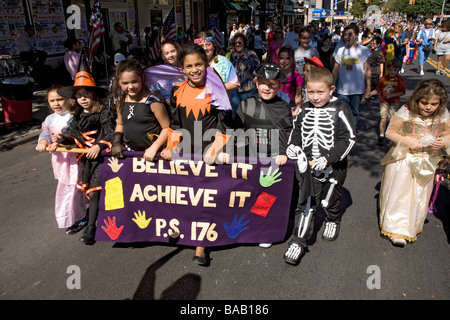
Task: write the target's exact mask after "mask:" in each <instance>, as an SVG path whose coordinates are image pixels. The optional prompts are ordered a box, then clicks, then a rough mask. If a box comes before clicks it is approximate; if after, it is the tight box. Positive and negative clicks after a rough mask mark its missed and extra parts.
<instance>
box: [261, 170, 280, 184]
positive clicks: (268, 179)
mask: <svg viewBox="0 0 450 320" xmlns="http://www.w3.org/2000/svg"><path fill="white" fill-rule="evenodd" d="M278 170H279V168H277V169H276V170H275V171H274V172H273V173H272V166H270V167H269V170H268V171H267V174H266V175H265V176H264V173H263V171H262V170H261V172H260V173H259V184H260V185H261V186H262V187H264V188H268V187H271V186H272V185H273V184H274V183H277V182H280V181H281V179H277V178H278V177H279V176H280V175H281V172H278Z"/></svg>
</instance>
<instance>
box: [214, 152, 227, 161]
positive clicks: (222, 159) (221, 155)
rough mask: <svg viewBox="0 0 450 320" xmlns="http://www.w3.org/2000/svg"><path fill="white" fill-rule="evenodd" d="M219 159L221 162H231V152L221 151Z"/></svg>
mask: <svg viewBox="0 0 450 320" xmlns="http://www.w3.org/2000/svg"><path fill="white" fill-rule="evenodd" d="M217 161H218V162H219V163H230V154H229V153H225V152H220V153H219V155H218V156H217Z"/></svg>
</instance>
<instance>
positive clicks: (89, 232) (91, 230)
mask: <svg viewBox="0 0 450 320" xmlns="http://www.w3.org/2000/svg"><path fill="white" fill-rule="evenodd" d="M96 230H97V228H96V227H95V226H89V227H87V228H86V229H85V230H84V233H83V235H82V236H81V238H80V242H82V243H84V244H86V245H92V244H94V243H95V231H96Z"/></svg>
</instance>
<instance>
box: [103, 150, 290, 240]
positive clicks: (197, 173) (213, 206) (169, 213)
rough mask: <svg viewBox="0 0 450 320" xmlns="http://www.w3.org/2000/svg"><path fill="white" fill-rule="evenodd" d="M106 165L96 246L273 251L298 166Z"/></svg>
mask: <svg viewBox="0 0 450 320" xmlns="http://www.w3.org/2000/svg"><path fill="white" fill-rule="evenodd" d="M125 154H126V157H125V158H124V159H117V158H114V157H108V156H107V157H105V161H104V163H103V164H102V165H101V167H100V176H101V180H102V187H103V189H102V192H101V199H100V211H99V215H98V221H97V233H96V237H95V239H96V240H97V241H114V242H164V243H173V244H180V245H188V246H203V247H210V246H222V245H230V244H237V243H263V242H264V243H274V242H279V241H282V240H283V239H284V237H285V235H286V231H287V225H288V220H289V208H290V202H291V195H292V186H293V180H294V165H295V163H294V162H293V161H288V163H287V164H286V165H284V166H282V167H276V166H274V165H273V163H266V164H262V163H261V162H259V161H253V162H250V163H244V162H238V163H232V164H207V163H205V162H203V161H194V160H186V159H176V160H172V161H167V160H163V159H159V160H157V161H154V162H150V161H146V160H145V159H144V158H142V155H143V153H142V152H126V153H125Z"/></svg>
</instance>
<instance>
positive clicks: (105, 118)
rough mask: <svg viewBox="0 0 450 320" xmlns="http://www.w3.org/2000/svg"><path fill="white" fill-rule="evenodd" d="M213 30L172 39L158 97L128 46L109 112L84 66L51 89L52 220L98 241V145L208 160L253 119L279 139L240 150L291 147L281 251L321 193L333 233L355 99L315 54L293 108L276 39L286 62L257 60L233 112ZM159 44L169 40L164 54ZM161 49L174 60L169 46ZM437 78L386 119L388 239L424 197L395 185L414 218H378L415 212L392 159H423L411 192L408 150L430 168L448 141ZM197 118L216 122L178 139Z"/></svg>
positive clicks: (308, 220)
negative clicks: (167, 78)
mask: <svg viewBox="0 0 450 320" xmlns="http://www.w3.org/2000/svg"><path fill="white" fill-rule="evenodd" d="M209 42H212V39H211V38H210V37H207V36H205V35H202V36H201V37H200V38H198V41H196V43H194V44H188V45H186V46H184V47H183V49H182V50H181V51H177V50H179V48H175V49H176V51H177V53H179V55H178V54H176V57H172V59H171V61H172V63H173V64H174V65H177V66H178V67H179V68H180V70H181V71H182V73H183V75H184V77H185V80H184V81H182V82H180V83H176V84H174V85H173V88H172V90H171V95H170V99H169V100H167V101H166V100H165V99H163V98H162V97H159V95H158V92H150V91H149V88H148V87H147V86H146V79H145V72H144V71H143V70H142V68H141V66H140V65H139V63H138V62H137V61H135V60H133V59H130V58H129V59H127V60H125V61H122V62H121V63H120V64H119V65H118V66H117V67H116V70H115V77H114V81H115V82H116V83H115V85H113V88H115V90H118V92H115V93H114V94H115V96H116V97H119V98H118V99H117V103H116V106H115V112H112V111H111V110H109V109H108V108H106V107H105V105H104V104H103V103H102V98H104V97H105V96H106V92H105V90H103V89H101V88H100V87H97V86H96V84H95V81H94V79H93V78H92V77H91V76H90V75H89V74H88V73H87V72H79V73H78V74H77V75H76V78H75V82H74V85H73V86H70V87H52V88H50V89H49V90H48V95H47V97H48V101H49V105H50V108H51V109H52V110H53V111H54V113H53V114H51V115H49V116H48V117H47V119H46V120H45V121H44V123H43V126H42V129H43V131H42V135H41V136H40V138H39V142H38V146H37V148H36V149H37V150H38V151H49V152H52V159H53V161H52V163H53V169H54V173H55V177H56V178H57V179H58V187H57V192H56V199H55V203H56V216H57V220H58V226H59V227H61V228H67V231H66V232H67V233H68V234H73V233H76V232H78V231H80V230H81V229H83V228H84V227H85V231H84V234H83V236H82V237H81V238H80V241H82V242H83V243H85V244H93V243H94V242H95V240H94V236H95V232H96V219H97V214H98V204H99V197H100V190H101V181H100V178H99V166H100V164H101V163H102V162H103V161H104V158H103V156H102V154H101V151H102V150H107V151H110V152H112V155H114V156H115V157H118V158H121V157H123V151H124V150H135V151H144V156H143V157H144V158H145V159H146V160H148V161H153V160H154V159H155V156H156V154H157V153H158V152H160V154H161V157H162V158H164V159H166V160H170V159H172V157H173V156H174V154H179V153H180V152H183V153H184V154H186V153H190V154H193V155H201V156H202V159H203V160H205V161H206V162H208V163H213V162H215V161H217V162H219V163H230V162H232V161H233V157H232V155H231V154H229V153H228V150H230V149H229V148H225V146H226V145H227V144H228V143H233V142H235V141H236V140H237V138H238V137H237V136H235V133H236V132H237V131H233V130H227V129H244V130H249V129H256V130H255V131H256V132H257V133H258V132H259V133H261V134H264V132H265V131H267V130H272V129H277V130H275V131H277V132H278V141H277V144H278V145H279V146H278V147H277V148H275V147H274V146H271V141H273V139H261V138H260V137H259V138H258V136H256V137H255V140H254V141H249V140H246V144H245V145H244V146H243V150H244V152H245V155H246V156H265V157H271V158H274V161H275V163H276V164H277V165H279V166H282V165H284V164H286V162H287V160H288V159H292V160H295V161H296V166H295V168H296V181H297V183H298V186H299V194H298V200H297V208H296V210H295V228H294V231H293V236H292V239H291V240H290V241H289V244H288V248H287V250H286V252H285V254H284V259H285V261H286V262H287V263H290V264H294V265H296V264H298V263H299V262H300V260H301V258H302V256H303V255H304V253H305V250H306V240H307V239H308V237H309V236H310V235H311V233H312V230H313V221H314V213H315V212H316V210H317V208H318V206H319V205H321V206H322V207H323V209H324V211H325V212H326V215H327V218H326V222H325V228H324V232H323V235H322V237H323V238H324V239H325V240H328V241H333V240H336V238H337V237H338V234H339V230H340V222H341V193H342V186H343V183H344V180H345V177H346V171H347V155H348V154H349V152H350V151H351V149H352V147H353V146H354V144H355V128H354V123H353V115H352V112H351V109H350V108H349V106H348V104H347V103H346V102H344V101H342V100H340V99H337V98H336V97H335V96H333V92H334V90H335V85H334V83H335V81H334V79H333V75H332V73H331V72H330V71H329V70H328V69H326V68H324V67H323V66H320V63H318V62H316V63H310V67H308V72H307V79H306V81H305V82H306V85H305V89H306V90H305V92H304V94H305V95H306V96H307V101H306V102H305V103H303V104H302V103H301V102H300V101H302V99H300V98H299V96H300V95H301V92H299V91H298V84H297V85H296V86H292V87H293V90H292V92H291V93H293V95H291V96H293V97H294V101H295V104H294V107H293V109H291V108H290V107H289V105H288V104H287V103H286V102H284V101H283V99H282V98H281V97H280V96H279V91H280V89H281V88H282V85H283V84H284V85H286V80H288V79H299V78H298V76H297V75H296V73H295V70H294V69H293V67H292V64H293V63H294V61H293V59H292V52H286V53H287V54H286V55H283V52H282V50H280V53H281V54H280V60H283V58H287V59H288V60H291V63H292V64H291V66H290V68H291V69H289V68H286V67H285V66H284V65H283V66H279V65H277V64H274V63H267V64H261V65H260V67H258V69H257V70H256V71H255V73H254V76H255V80H254V81H255V83H256V87H257V94H256V95H255V96H253V97H250V98H248V99H246V100H244V101H241V103H240V105H239V108H238V110H237V111H236V115H235V116H234V117H233V114H232V108H231V104H230V102H229V99H228V94H229V90H227V87H226V84H227V83H229V82H231V83H233V82H234V79H235V78H234V74H233V73H232V72H228V73H227V72H225V71H226V70H230V69H227V64H226V63H223V64H222V65H223V66H224V68H223V69H222V71H224V72H217V71H216V70H215V68H214V66H215V65H214V62H218V61H220V59H219V58H217V59H215V57H217V54H216V53H215V52H214V51H213V52H210V51H212V50H210V51H209V52H208V50H205V48H206V49H207V48H208V47H209V44H208V43H209ZM170 45H173V46H176V44H170ZM164 48H165V46H164V45H163V46H162V52H163V54H162V56H163V58H164V59H166V57H168V56H169V55H170V51H171V50H169V49H167V50H165V49H164ZM164 52H168V53H167V55H166V54H164ZM166 61H167V63H171V62H170V61H169V59H168V58H167V60H166ZM310 61H311V59H310ZM319 62H320V61H319ZM317 65H319V66H317ZM227 75H228V76H230V75H231V77H228V76H227ZM300 78H301V77H300ZM296 81H298V80H296ZM439 88H443V86H442V84H441V83H440V82H438V81H435V82H433V83H429V82H426V81H425V82H424V83H421V84H420V85H419V86H418V88H417V89H416V90H415V92H414V93H413V96H412V98H411V100H410V102H409V103H408V106H409V107H403V108H402V109H401V113H399V114H396V115H395V116H394V117H393V120H392V121H391V125H390V126H389V128H388V130H387V137H388V138H389V139H391V140H392V141H394V142H395V145H397V146H402V148H394V149H393V150H394V151H393V152H392V153H391V154H392V156H390V158H389V159H388V160H386V161H387V163H389V164H388V165H387V166H386V171H385V174H384V176H383V187H382V191H381V192H380V193H381V194H382V196H381V197H380V198H381V201H380V207H381V208H382V211H381V217H382V219H381V226H382V233H383V234H387V235H390V236H392V237H395V239H397V238H402V237H401V236H398V235H397V234H399V235H403V236H404V237H406V239H407V240H409V241H413V240H414V239H415V234H414V232H418V231H419V229H420V227H421V226H420V223H422V224H423V212H422V211H420V210H419V209H418V208H419V207H418V206H417V205H416V203H417V201H419V200H416V198H415V195H414V194H408V195H405V193H403V194H402V193H398V197H401V196H402V197H404V200H403V201H404V202H408V203H410V204H413V205H412V207H413V208H411V210H416V211H417V214H416V216H418V217H419V218H418V220H417V222H414V227H415V229H414V230H412V231H411V232H409V233H407V234H405V233H404V231H403V230H400V231H398V230H396V229H395V227H396V224H395V221H392V222H389V223H386V224H387V225H389V226H393V227H394V228H392V229H389V228H385V227H384V226H385V224H384V223H383V221H388V218H389V217H390V216H391V215H393V214H394V215H402V216H405V217H406V219H407V220H408V219H409V216H410V215H411V214H412V213H411V212H410V211H408V209H407V208H404V212H401V213H400V212H398V211H395V213H394V210H393V208H394V207H395V206H396V205H398V203H399V201H400V200H399V199H398V197H395V198H394V197H392V195H397V193H396V192H395V190H396V189H395V188H396V187H395V185H396V184H398V183H400V184H398V185H399V186H401V188H402V189H404V186H405V182H404V181H401V180H399V181H397V174H398V173H397V170H396V166H400V167H401V168H402V169H403V170H407V169H408V168H410V169H411V171H415V172H417V171H419V172H418V178H416V176H411V175H407V174H406V172H404V175H403V179H409V180H410V181H409V183H410V185H411V192H414V191H415V190H416V189H415V186H416V184H418V185H420V186H423V184H422V180H420V182H417V181H416V179H419V178H420V177H421V174H422V172H421V171H420V170H417V169H418V168H413V167H412V166H413V165H414V163H416V162H414V161H410V160H411V159H410V157H411V156H413V157H417V158H421V159H422V160H423V159H426V160H423V163H424V164H430V165H431V167H430V168H431V169H432V168H435V166H436V165H437V162H438V161H439V160H440V159H441V156H440V154H439V152H440V151H441V150H442V149H444V148H445V147H448V141H449V139H448V138H449V137H448V128H449V124H450V122H449V118H448V112H447V111H446V106H447V94H446V92H445V89H443V92H442V90H441V89H439ZM231 90H233V87H232V88H231ZM72 104H73V106H72ZM198 125H200V127H201V129H202V137H203V133H205V132H206V131H209V130H210V129H214V130H215V133H214V134H213V135H212V138H213V139H212V141H195V139H190V143H184V142H185V141H184V137H183V133H182V132H184V134H186V133H190V136H191V137H194V128H195V127H197V126H198ZM241 131H242V130H241ZM430 133H431V134H432V135H433V136H434V141H433V142H431V143H430V144H429V146H421V145H420V144H419V141H420V139H421V138H422V137H423V136H424V135H425V136H426V135H429V134H430ZM186 141H189V139H186ZM211 142H212V143H211ZM263 144H266V145H265V146H264V145H263ZM73 145H76V146H78V147H79V148H82V149H85V150H84V152H83V153H80V154H78V155H77V156H75V154H74V153H66V152H53V151H55V150H56V149H55V148H56V147H57V146H73ZM254 146H256V148H253V147H254ZM405 146H406V148H405ZM231 150H233V149H231ZM255 150H256V153H255V152H254V151H255ZM235 151H236V150H235ZM428 155H429V156H428ZM197 159H198V157H197ZM77 160H78V164H77ZM391 164H392V165H394V169H392V170H391V169H389V168H390V167H389V165H391ZM408 165H409V166H408ZM413 169H415V170H413ZM424 170H425V169H424ZM427 172H429V171H427ZM432 172H434V170H432ZM423 180H426V181H424V182H425V187H424V188H426V190H427V192H423V193H421V194H423V197H424V198H423V199H422V200H423V201H424V200H426V199H425V197H427V196H428V194H429V193H430V192H431V191H430V188H431V189H432V182H430V181H432V179H431V180H428V176H427V179H423ZM430 183H431V184H430ZM399 188H400V187H399ZM81 192H84V194H85V195H86V198H87V199H88V202H89V210H88V212H87V216H86V218H85V215H86V214H85V203H84V199H82V197H81V196H80V194H81ZM423 201H422V202H420V203H423ZM67 204H70V205H67ZM420 209H422V207H420ZM419 211H420V212H419ZM83 218H85V220H83ZM408 221H411V220H408ZM209 260H210V259H209V254H208V252H207V250H206V249H205V248H204V247H197V248H196V250H195V254H194V256H193V261H194V262H196V263H198V264H200V265H207V264H208V263H209Z"/></svg>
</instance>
